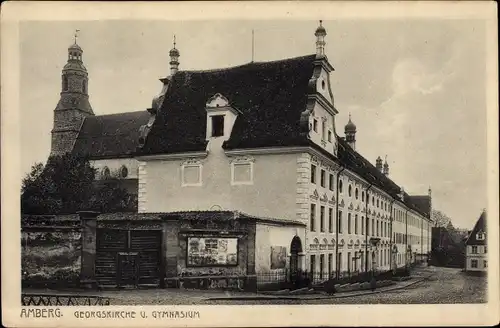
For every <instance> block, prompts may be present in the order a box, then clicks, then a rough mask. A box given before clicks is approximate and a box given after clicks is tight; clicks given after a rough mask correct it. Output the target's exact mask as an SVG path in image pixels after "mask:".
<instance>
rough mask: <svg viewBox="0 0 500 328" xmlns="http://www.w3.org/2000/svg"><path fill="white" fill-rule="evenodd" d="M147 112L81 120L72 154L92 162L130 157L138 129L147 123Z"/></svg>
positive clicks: (134, 147)
mask: <svg viewBox="0 0 500 328" xmlns="http://www.w3.org/2000/svg"><path fill="white" fill-rule="evenodd" d="M149 117H150V114H149V113H148V112H147V111H139V112H129V113H120V114H111V115H100V116H89V117H87V118H85V120H84V122H83V125H82V128H81V130H80V133H79V134H78V138H77V139H76V142H75V146H74V147H73V153H74V154H77V155H85V156H89V157H90V158H92V159H98V158H117V157H132V156H134V153H135V151H136V148H137V146H138V145H139V142H138V141H139V128H140V126H141V125H144V124H146V123H147V121H148V119H149Z"/></svg>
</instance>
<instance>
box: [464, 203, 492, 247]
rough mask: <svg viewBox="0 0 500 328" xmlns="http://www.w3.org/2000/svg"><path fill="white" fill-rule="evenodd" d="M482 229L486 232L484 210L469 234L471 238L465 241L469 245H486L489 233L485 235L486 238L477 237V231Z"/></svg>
mask: <svg viewBox="0 0 500 328" xmlns="http://www.w3.org/2000/svg"><path fill="white" fill-rule="evenodd" d="M480 231H482V232H484V233H486V211H483V213H481V216H480V217H479V219H478V220H477V221H476V224H475V225H474V229H472V232H471V233H470V234H469V238H467V241H466V242H465V243H466V244H467V245H486V239H487V238H488V235H487V234H486V235H485V238H484V239H483V240H478V239H477V233H478V232H480Z"/></svg>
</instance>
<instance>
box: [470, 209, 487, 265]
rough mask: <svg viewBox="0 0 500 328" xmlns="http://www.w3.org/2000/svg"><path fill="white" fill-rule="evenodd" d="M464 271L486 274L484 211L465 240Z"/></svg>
mask: <svg viewBox="0 0 500 328" xmlns="http://www.w3.org/2000/svg"><path fill="white" fill-rule="evenodd" d="M465 244H466V259H465V271H468V272H487V271H488V247H487V245H488V242H487V234H486V211H483V213H481V216H480V217H479V219H478V220H477V221H476V224H475V225H474V228H473V229H472V231H471V233H470V234H469V238H467V241H466V242H465Z"/></svg>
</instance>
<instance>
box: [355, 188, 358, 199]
mask: <svg viewBox="0 0 500 328" xmlns="http://www.w3.org/2000/svg"><path fill="white" fill-rule="evenodd" d="M354 197H356V199H358V198H359V193H358V188H356V190H355V191H354Z"/></svg>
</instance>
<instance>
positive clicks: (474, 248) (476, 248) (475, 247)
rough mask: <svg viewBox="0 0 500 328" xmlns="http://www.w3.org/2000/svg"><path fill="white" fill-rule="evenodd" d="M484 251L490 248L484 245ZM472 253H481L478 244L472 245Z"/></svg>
mask: <svg viewBox="0 0 500 328" xmlns="http://www.w3.org/2000/svg"><path fill="white" fill-rule="evenodd" d="M483 249H484V253H487V252H488V249H487V248H486V245H484V248H483ZM471 253H472V254H479V252H478V247H477V246H471Z"/></svg>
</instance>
